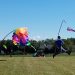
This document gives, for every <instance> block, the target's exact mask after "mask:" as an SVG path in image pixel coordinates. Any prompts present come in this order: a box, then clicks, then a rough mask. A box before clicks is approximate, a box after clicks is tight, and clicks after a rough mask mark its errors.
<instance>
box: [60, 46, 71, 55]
mask: <svg viewBox="0 0 75 75" xmlns="http://www.w3.org/2000/svg"><path fill="white" fill-rule="evenodd" d="M61 52H62V53H67V54H68V55H70V54H71V50H65V49H64V48H63V47H61Z"/></svg>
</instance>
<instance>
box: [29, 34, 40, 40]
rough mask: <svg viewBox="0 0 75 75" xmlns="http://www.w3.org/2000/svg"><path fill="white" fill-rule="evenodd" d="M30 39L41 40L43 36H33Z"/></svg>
mask: <svg viewBox="0 0 75 75" xmlns="http://www.w3.org/2000/svg"><path fill="white" fill-rule="evenodd" d="M30 39H32V40H36V41H39V40H41V36H39V35H36V36H32V37H31V38H30Z"/></svg>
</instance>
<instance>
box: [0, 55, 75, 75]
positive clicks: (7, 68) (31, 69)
mask: <svg viewBox="0 0 75 75" xmlns="http://www.w3.org/2000/svg"><path fill="white" fill-rule="evenodd" d="M0 75H75V56H57V57H55V58H54V59H53V58H52V57H44V58H43V57H0Z"/></svg>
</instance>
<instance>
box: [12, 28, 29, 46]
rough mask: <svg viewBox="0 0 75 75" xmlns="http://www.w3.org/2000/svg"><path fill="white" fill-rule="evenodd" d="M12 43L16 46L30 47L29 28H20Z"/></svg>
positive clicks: (13, 36)
mask: <svg viewBox="0 0 75 75" xmlns="http://www.w3.org/2000/svg"><path fill="white" fill-rule="evenodd" d="M12 41H13V43H14V44H15V45H17V44H19V45H22V46H25V45H30V42H29V37H28V30H27V28H18V29H16V30H15V32H14V33H13V35H12Z"/></svg>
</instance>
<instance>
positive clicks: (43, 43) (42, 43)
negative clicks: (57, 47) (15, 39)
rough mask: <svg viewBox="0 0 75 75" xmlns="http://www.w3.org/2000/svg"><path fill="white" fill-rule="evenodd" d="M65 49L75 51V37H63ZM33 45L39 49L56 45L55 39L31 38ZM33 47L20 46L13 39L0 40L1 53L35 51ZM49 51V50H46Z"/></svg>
mask: <svg viewBox="0 0 75 75" xmlns="http://www.w3.org/2000/svg"><path fill="white" fill-rule="evenodd" d="M63 41H64V45H63V47H64V48H65V49H68V50H69V49H70V50H72V52H75V38H67V39H63ZM30 42H31V45H32V46H33V47H34V48H35V49H36V51H38V50H43V51H45V49H46V47H47V48H48V49H49V48H51V47H52V46H53V45H54V42H55V40H54V39H45V40H39V41H36V40H30ZM34 48H32V47H28V46H19V45H14V44H13V43H12V40H0V54H11V53H12V54H27V53H35V52H36V51H35V50H34ZM45 53H48V50H46V51H45Z"/></svg>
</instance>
